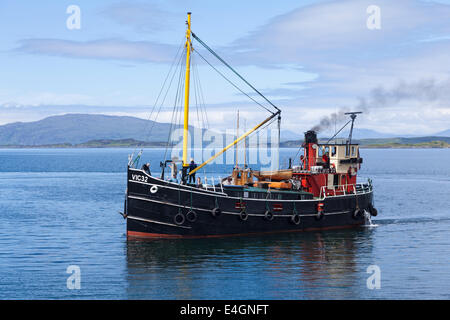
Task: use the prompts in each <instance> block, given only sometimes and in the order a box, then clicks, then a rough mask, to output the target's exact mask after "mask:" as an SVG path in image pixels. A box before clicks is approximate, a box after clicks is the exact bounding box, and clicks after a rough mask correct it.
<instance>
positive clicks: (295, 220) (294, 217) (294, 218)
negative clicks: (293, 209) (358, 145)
mask: <svg viewBox="0 0 450 320" xmlns="http://www.w3.org/2000/svg"><path fill="white" fill-rule="evenodd" d="M291 221H292V223H293V224H296V225H299V224H300V222H301V219H300V215H299V214H298V213H294V214H293V215H292V217H291Z"/></svg>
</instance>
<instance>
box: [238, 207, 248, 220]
mask: <svg viewBox="0 0 450 320" xmlns="http://www.w3.org/2000/svg"><path fill="white" fill-rule="evenodd" d="M239 218H241V220H242V221H245V220H247V219H248V213H247V211H245V209H243V210H241V212H240V213H239Z"/></svg>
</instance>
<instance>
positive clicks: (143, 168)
mask: <svg viewBox="0 0 450 320" xmlns="http://www.w3.org/2000/svg"><path fill="white" fill-rule="evenodd" d="M141 170H144V171H145V172H146V173H148V174H149V175H150V176H151V175H152V173H151V172H150V163H149V162H147V163H146V164H144V165H143V166H142V168H141Z"/></svg>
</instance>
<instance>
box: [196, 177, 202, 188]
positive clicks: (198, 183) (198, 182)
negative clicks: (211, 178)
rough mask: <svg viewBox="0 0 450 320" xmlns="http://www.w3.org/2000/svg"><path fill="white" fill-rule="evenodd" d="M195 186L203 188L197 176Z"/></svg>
mask: <svg viewBox="0 0 450 320" xmlns="http://www.w3.org/2000/svg"><path fill="white" fill-rule="evenodd" d="M195 186H196V187H197V188H203V184H202V179H201V178H200V177H198V178H197V184H196V185H195Z"/></svg>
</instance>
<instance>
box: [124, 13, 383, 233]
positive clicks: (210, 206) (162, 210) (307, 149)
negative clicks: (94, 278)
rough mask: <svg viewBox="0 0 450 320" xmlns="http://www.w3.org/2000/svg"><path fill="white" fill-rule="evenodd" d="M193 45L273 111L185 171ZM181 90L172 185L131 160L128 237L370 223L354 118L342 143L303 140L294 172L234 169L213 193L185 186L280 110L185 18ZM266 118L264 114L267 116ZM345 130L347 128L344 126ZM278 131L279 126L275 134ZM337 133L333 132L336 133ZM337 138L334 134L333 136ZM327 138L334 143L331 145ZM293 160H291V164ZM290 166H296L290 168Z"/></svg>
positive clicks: (311, 136)
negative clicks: (177, 166) (179, 141)
mask: <svg viewBox="0 0 450 320" xmlns="http://www.w3.org/2000/svg"><path fill="white" fill-rule="evenodd" d="M192 38H194V39H195V40H197V42H198V43H200V44H201V45H202V46H203V47H205V48H206V49H207V50H208V51H209V52H211V53H212V54H213V55H214V56H215V57H216V58H217V59H219V61H221V62H223V63H224V64H225V65H226V66H227V67H228V68H229V69H230V70H231V71H233V72H234V73H235V74H236V75H238V76H239V77H240V78H241V79H242V80H243V81H244V82H245V83H246V84H247V85H248V86H250V87H251V88H252V89H254V90H255V92H256V93H257V94H259V95H260V96H261V97H262V98H264V99H265V100H266V101H267V102H268V103H269V104H270V106H271V107H272V108H273V109H274V110H273V111H269V112H270V115H269V117H268V118H266V119H265V120H264V121H262V122H261V123H259V124H258V125H256V126H255V127H253V128H252V129H250V130H248V131H246V132H245V133H244V134H243V135H242V136H240V137H238V138H237V139H236V140H234V141H233V142H232V143H230V144H229V145H227V146H226V147H225V148H224V149H223V150H222V151H220V152H217V153H216V154H214V155H213V156H212V157H211V158H210V159H208V160H206V161H205V162H204V163H202V164H200V165H199V166H197V167H196V168H195V169H192V168H191V169H190V170H189V163H188V161H187V159H188V130H189V79H190V63H191V61H190V57H191V53H192ZM184 48H185V49H186V51H185V52H186V69H185V71H186V72H185V82H184V85H185V88H184V89H185V90H184V93H185V94H184V122H183V159H182V161H181V166H182V170H181V171H182V174H181V179H180V181H179V182H176V181H171V180H168V179H167V178H166V176H165V170H164V169H165V168H166V165H167V164H168V163H169V164H172V165H173V163H171V162H173V160H167V159H163V160H164V161H161V169H162V171H161V175H160V176H158V177H157V176H154V175H151V174H149V173H148V172H146V171H145V170H143V169H139V167H138V165H137V163H138V162H137V159H138V158H139V156H140V154H139V156H138V157H136V158H135V159H133V158H134V155H131V156H130V161H129V162H128V175H127V177H128V181H127V190H126V198H125V205H124V212H123V213H122V214H123V216H124V218H126V219H127V237H128V238H129V239H130V238H197V237H221V236H228V235H243V234H262V233H276V232H299V231H309V230H323V229H335V228H348V227H357V226H360V225H362V224H364V223H365V221H366V219H367V217H368V216H370V215H372V216H375V215H377V210H376V209H375V208H374V206H373V187H372V183H371V181H370V180H368V181H367V183H357V174H358V170H359V169H360V166H361V164H362V158H361V157H360V152H359V146H358V144H356V143H353V142H352V131H353V124H354V120H355V118H356V114H357V113H358V112H353V113H350V114H349V115H350V117H351V120H350V121H349V122H347V124H349V123H350V122H351V130H350V135H349V137H348V139H346V140H345V141H344V140H341V141H339V140H337V139H334V140H333V139H330V140H328V141H327V142H325V143H320V142H319V141H318V138H317V133H316V132H315V131H313V130H310V131H307V132H306V133H305V135H304V142H303V144H302V146H301V147H303V157H301V160H300V162H299V165H297V166H295V165H292V162H291V161H290V165H289V168H287V169H284V170H273V171H253V170H251V169H250V168H247V167H246V166H244V167H243V168H239V166H236V167H235V168H234V169H233V171H232V172H231V174H230V176H229V177H228V178H226V179H224V180H219V181H218V183H216V184H212V185H204V184H203V185H197V184H191V183H188V178H189V176H190V175H192V174H194V173H196V172H198V170H199V169H200V168H202V167H203V166H205V165H208V164H209V163H210V162H212V161H213V160H214V159H215V158H217V157H218V156H219V155H221V154H222V153H224V152H226V151H227V150H229V149H230V148H232V147H234V146H236V145H237V144H238V143H239V142H240V141H242V140H244V141H245V138H246V137H248V136H249V135H250V134H252V133H253V132H255V131H256V130H258V129H260V128H261V127H263V126H264V125H265V124H267V123H269V122H271V121H274V120H278V124H280V120H281V110H280V109H279V108H278V107H276V106H275V105H274V104H273V103H272V102H270V101H269V100H268V99H267V98H266V97H264V96H263V95H262V94H261V93H260V92H259V91H258V90H256V89H255V88H254V87H253V86H252V85H251V84H249V83H248V82H247V81H246V80H245V79H243V78H242V77H241V76H240V75H239V74H238V73H237V72H236V71H235V70H234V69H232V68H231V67H230V66H229V65H228V64H227V63H226V62H225V61H224V60H223V59H222V58H220V57H219V56H218V55H217V54H216V53H215V52H214V51H213V50H212V49H211V48H209V47H208V46H207V45H206V44H205V43H204V42H203V41H202V40H200V39H199V38H198V37H197V36H196V35H195V34H194V33H193V32H192V31H191V14H190V13H188V19H187V30H186V42H185V45H184ZM266 110H267V109H266ZM347 124H346V125H347ZM278 129H279V126H278ZM339 131H340V130H339ZM339 131H338V132H339ZM333 138H334V137H333ZM294 160H296V159H294ZM294 162H295V161H294Z"/></svg>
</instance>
